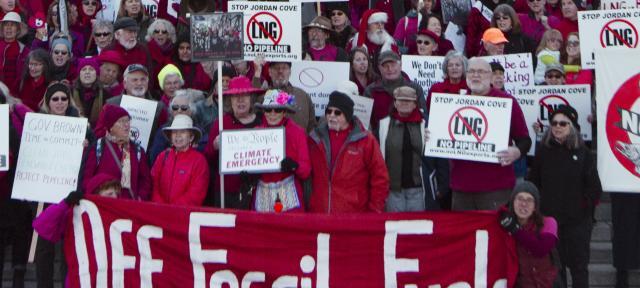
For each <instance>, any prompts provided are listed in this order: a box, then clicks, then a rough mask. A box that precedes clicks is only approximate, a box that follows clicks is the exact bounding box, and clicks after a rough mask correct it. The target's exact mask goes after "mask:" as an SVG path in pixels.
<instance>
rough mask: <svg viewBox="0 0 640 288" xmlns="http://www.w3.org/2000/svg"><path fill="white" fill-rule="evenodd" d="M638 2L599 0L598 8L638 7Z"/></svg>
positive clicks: (639, 6) (639, 3) (634, 0)
mask: <svg viewBox="0 0 640 288" xmlns="http://www.w3.org/2000/svg"><path fill="white" fill-rule="evenodd" d="M639 8H640V2H639V1H636V0H633V1H630V0H600V10H617V9H639Z"/></svg>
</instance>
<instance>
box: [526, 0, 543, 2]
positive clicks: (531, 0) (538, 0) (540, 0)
mask: <svg viewBox="0 0 640 288" xmlns="http://www.w3.org/2000/svg"><path fill="white" fill-rule="evenodd" d="M533 1H536V2H542V0H529V2H533Z"/></svg>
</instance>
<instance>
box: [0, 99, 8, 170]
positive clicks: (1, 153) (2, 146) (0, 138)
mask: <svg viewBox="0 0 640 288" xmlns="http://www.w3.org/2000/svg"><path fill="white" fill-rule="evenodd" d="M7 170H9V105H7V104H2V105H0V171H7Z"/></svg>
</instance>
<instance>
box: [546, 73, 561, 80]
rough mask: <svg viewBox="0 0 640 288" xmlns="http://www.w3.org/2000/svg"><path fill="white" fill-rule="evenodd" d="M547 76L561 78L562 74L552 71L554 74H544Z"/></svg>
mask: <svg viewBox="0 0 640 288" xmlns="http://www.w3.org/2000/svg"><path fill="white" fill-rule="evenodd" d="M544 77H545V78H556V79H560V78H562V74H556V73H552V74H547V75H545V76H544Z"/></svg>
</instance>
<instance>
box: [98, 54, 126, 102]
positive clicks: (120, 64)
mask: <svg viewBox="0 0 640 288" xmlns="http://www.w3.org/2000/svg"><path fill="white" fill-rule="evenodd" d="M98 61H100V63H101V64H100V73H99V74H100V76H99V77H98V82H100V83H101V84H102V86H104V89H106V90H107V92H109V94H110V95H109V97H111V96H117V95H120V94H122V91H123V90H124V87H123V86H122V83H120V81H119V80H118V79H119V78H120V73H121V72H122V69H123V68H124V67H125V62H124V59H122V58H121V57H120V54H118V52H116V51H113V50H105V51H102V53H100V55H98Z"/></svg>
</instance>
